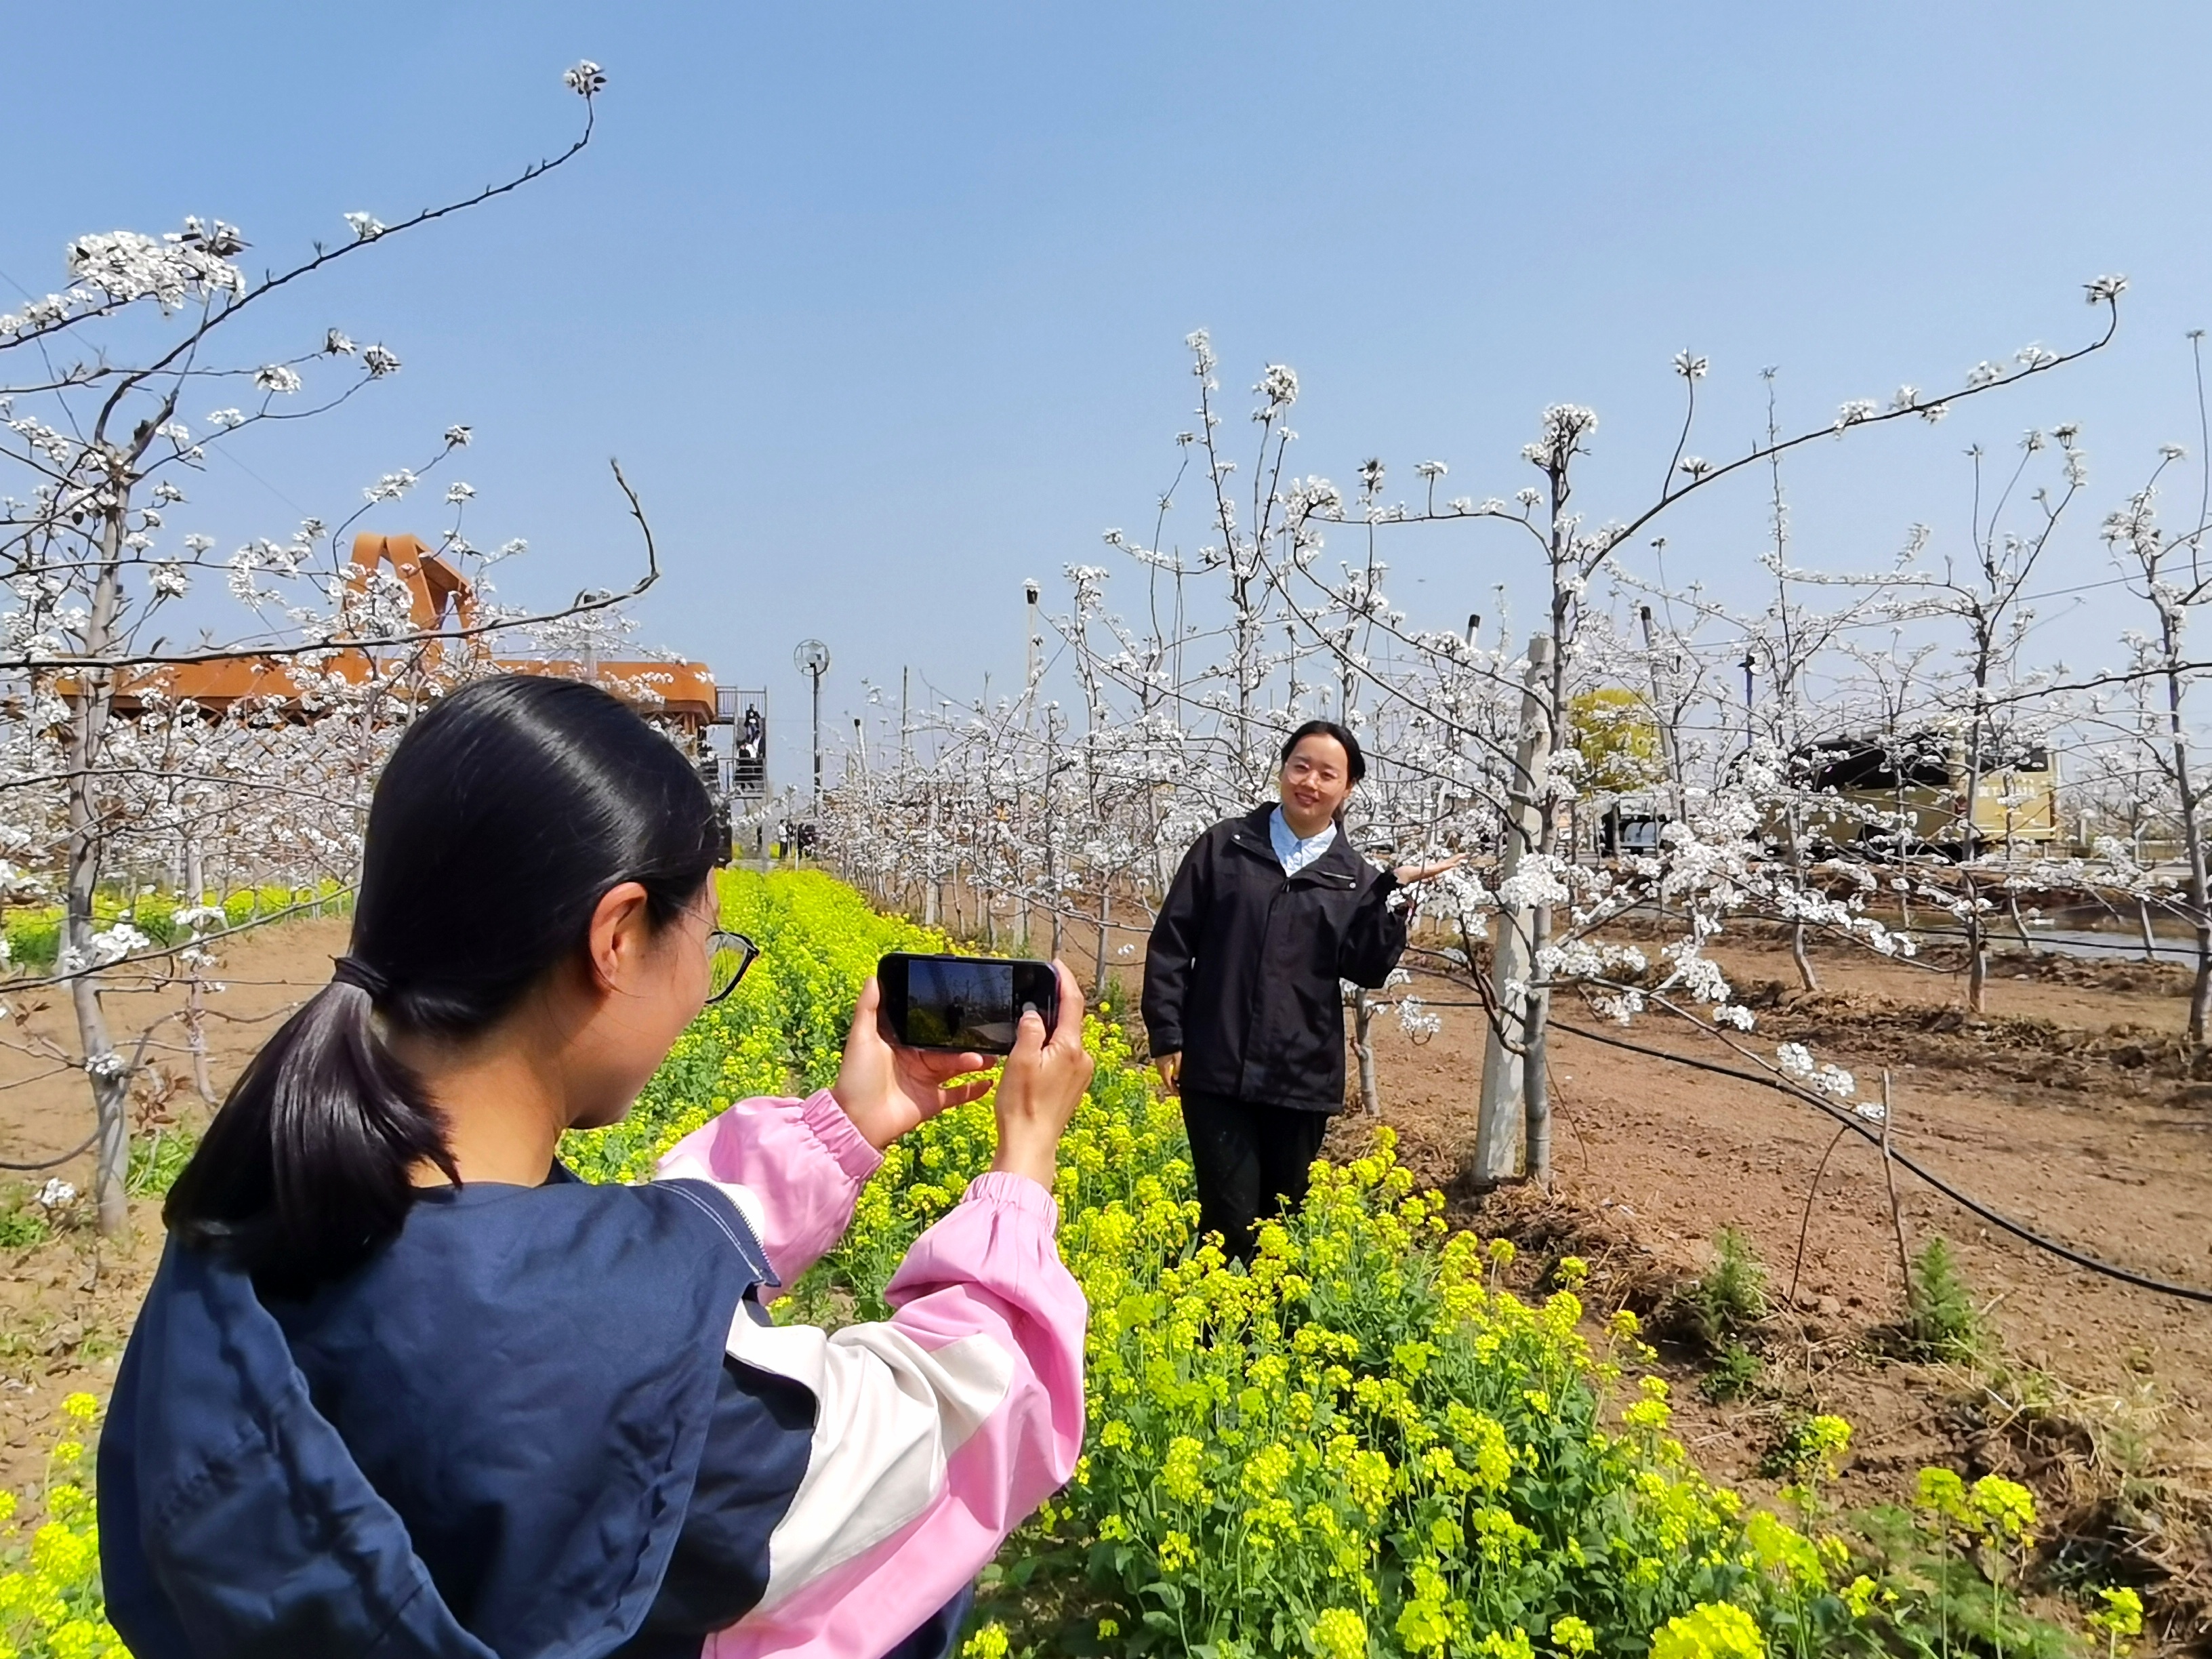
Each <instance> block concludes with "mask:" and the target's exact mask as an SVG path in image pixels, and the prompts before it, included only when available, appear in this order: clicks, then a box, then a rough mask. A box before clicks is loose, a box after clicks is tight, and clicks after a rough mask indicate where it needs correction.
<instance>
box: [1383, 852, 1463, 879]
mask: <svg viewBox="0 0 2212 1659" xmlns="http://www.w3.org/2000/svg"><path fill="white" fill-rule="evenodd" d="M1466 862H1467V854H1464V853H1454V854H1452V855H1451V856H1450V857H1449V858H1448V859H1437V860H1434V861H1433V862H1431V863H1428V864H1401V865H1400V866H1398V869H1397V876H1398V885H1399V886H1401V887H1411V886H1412V885H1413V884H1414V883H1415V882H1417V881H1434V880H1435V879H1436V878H1437V877H1438V876H1441V875H1443V873H1444V872H1446V871H1448V870H1456V869H1458V868H1459V867H1460V866H1461V865H1462V864H1465V863H1466Z"/></svg>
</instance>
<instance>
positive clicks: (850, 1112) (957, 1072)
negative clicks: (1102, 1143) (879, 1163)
mask: <svg viewBox="0 0 2212 1659" xmlns="http://www.w3.org/2000/svg"><path fill="white" fill-rule="evenodd" d="M1061 996H1062V997H1063V998H1064V997H1065V996H1066V991H1064V990H1063V991H1062V992H1061ZM882 1005H883V992H882V990H881V989H880V988H879V987H878V986H877V984H876V981H875V975H869V976H868V982H867V983H866V985H864V986H862V987H860V1006H858V1007H856V1008H854V1010H853V1029H852V1030H849V1031H848V1032H846V1033H845V1058H844V1060H843V1063H842V1064H841V1065H840V1066H838V1067H837V1080H836V1082H835V1083H833V1084H831V1085H829V1092H830V1094H831V1096H832V1097H835V1098H836V1102H837V1103H838V1105H840V1106H842V1107H843V1108H844V1109H845V1115H846V1116H847V1117H849V1118H851V1119H852V1120H853V1127H854V1128H856V1129H858V1130H859V1131H860V1133H861V1135H862V1137H863V1138H864V1139H866V1141H867V1143H868V1145H869V1146H872V1147H874V1148H875V1149H876V1150H877V1151H878V1152H881V1151H883V1149H884V1147H886V1146H890V1144H891V1142H893V1141H894V1140H896V1139H898V1138H899V1137H900V1136H901V1135H902V1134H904V1133H906V1132H907V1131H908V1129H912V1128H915V1127H918V1126H920V1125H921V1124H924V1123H927V1122H928V1121H929V1120H930V1119H932V1118H933V1117H935V1116H936V1115H938V1114H939V1112H944V1111H950V1110H951V1109H952V1108H953V1107H955V1106H964V1105H966V1104H967V1103H969V1101H971V1100H981V1098H982V1097H984V1096H985V1095H987V1094H988V1093H989V1092H990V1091H991V1079H988V1078H982V1079H978V1080H976V1081H975V1082H973V1083H962V1084H957V1085H952V1083H951V1080H952V1079H954V1078H956V1077H964V1076H966V1075H967V1074H968V1073H970V1072H980V1071H981V1070H983V1068H984V1067H985V1066H987V1065H989V1064H990V1062H989V1061H988V1060H986V1059H984V1057H983V1056H982V1055H981V1054H934V1053H927V1052H924V1051H923V1050H921V1049H919V1048H896V1047H894V1046H893V1045H892V1044H891V1043H890V1042H888V1041H886V1040H885V1038H884V1034H883V1030H882V1027H881V1026H880V1024H878V1010H879V1009H880V1008H881V1006H882ZM1082 1020H1083V1016H1082V1006H1081V1004H1078V1005H1077V1012H1076V1027H1075V1029H1076V1032H1077V1035H1078V1036H1081V1033H1082V1030H1083V1024H1082ZM1086 1075H1087V1074H1086ZM947 1085H951V1086H949V1087H948V1086H947ZM1078 1092H1080V1091H1078Z"/></svg>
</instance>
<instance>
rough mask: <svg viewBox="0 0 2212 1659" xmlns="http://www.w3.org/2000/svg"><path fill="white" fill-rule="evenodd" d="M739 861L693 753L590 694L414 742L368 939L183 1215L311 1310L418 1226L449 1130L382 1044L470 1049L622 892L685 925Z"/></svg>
mask: <svg viewBox="0 0 2212 1659" xmlns="http://www.w3.org/2000/svg"><path fill="white" fill-rule="evenodd" d="M726 850H727V845H726V842H724V841H723V840H722V838H721V836H720V832H719V829H718V827H717V822H716V817H715V812H714V802H713V799H712V798H711V797H710V796H709V795H708V793H707V789H706V787H705V786H704V785H703V784H702V782H701V781H700V780H699V777H698V775H697V774H696V772H695V771H694V770H693V769H692V767H691V765H690V763H689V762H688V761H686V760H685V759H684V756H683V754H682V753H681V752H680V751H679V750H678V749H677V747H676V745H675V744H672V743H671V742H669V741H668V739H667V738H664V737H662V736H661V735H660V734H659V732H655V731H654V730H653V728H652V727H651V726H647V724H646V723H645V722H644V721H643V720H640V719H639V718H638V717H637V716H636V715H635V714H632V713H631V712H630V711H629V709H628V708H624V707H623V704H622V703H620V702H617V700H616V699H615V698H613V697H611V696H609V695H608V694H607V693H606V692H605V691H602V690H599V689H598V688H597V687H596V686H591V685H586V684H583V683H582V682H581V681H578V680H566V679H556V678H551V677H550V676H545V675H536V674H507V675H501V676H500V677H498V678H493V679H486V680H480V681H477V682H476V683H475V684H471V685H469V686H467V687H465V688H464V689H463V690H459V691H457V692H455V693H454V694H453V695H452V696H449V697H447V698H446V699H445V700H444V701H443V702H441V703H439V704H438V705H437V706H436V707H435V708H432V709H431V710H430V711H429V712H428V714H424V715H423V716H422V718H421V719H419V720H416V722H415V723H414V725H413V726H410V727H409V728H408V730H407V732H406V733H405V735H404V736H403V737H402V738H400V739H399V742H398V744H397V746H396V747H395V748H394V749H393V750H392V758H391V760H390V761H389V762H388V763H386V766H385V769H384V775H383V776H382V777H381V778H380V779H379V780H378V781H377V785H376V793H375V795H374V799H372V801H371V803H370V805H369V812H368V832H367V835H366V837H365V844H364V847H363V856H362V878H361V887H360V890H359V893H358V896H357V897H356V903H355V908H354V922H353V941H352V945H351V947H350V948H349V951H348V953H347V955H346V956H345V957H344V958H343V959H342V960H341V962H340V963H339V964H338V968H337V975H336V976H335V977H334V978H333V980H332V981H331V983H330V984H329V985H327V986H325V987H323V989H322V990H321V991H320V992H319V993H318V994H316V995H315V996H314V997H313V998H312V999H310V1000H309V1001H308V1002H307V1006H305V1007H303V1008H301V1010H300V1012H298V1013H296V1014H295V1015H293V1016H292V1018H290V1019H289V1020H288V1021H286V1022H285V1024H283V1027H282V1028H281V1029H280V1030H278V1031H277V1032H276V1035H275V1036H272V1037H271V1038H270V1040H269V1042H267V1043H266V1044H264V1046H263V1048H262V1049H261V1052H260V1053H258V1054H256V1055H255V1056H254V1057H253V1059H252V1061H251V1062H250V1063H249V1064H248V1065H247V1066H246V1070H245V1072H244V1073H242V1074H241V1075H240V1078H239V1079H238V1081H237V1083H236V1084H235V1085H234V1086H233V1087H232V1089H231V1091H230V1095H229V1097H228V1098H227V1099H226V1100H225V1101H224V1102H223V1103H222V1109H221V1110H219V1111H217V1112H216V1115H215V1119H214V1121H213V1122H212V1123H210V1125H209V1127H208V1132H207V1135H206V1137H205V1138H204V1139H203V1140H202V1141H201V1142H200V1145H199V1148H198V1150H197V1152H194V1154H193V1155H192V1158H191V1162H190V1163H189V1164H186V1165H185V1169H184V1171H183V1173H182V1174H180V1175H179V1176H178V1177H177V1182H176V1185H175V1186H174V1187H173V1188H171V1189H170V1192H169V1198H168V1202H167V1206H165V1207H164V1209H163V1212H162V1217H163V1219H164V1220H165V1221H167V1224H168V1226H169V1229H170V1231H172V1232H173V1233H174V1234H175V1235H176V1236H177V1237H179V1240H180V1241H181V1242H182V1243H185V1244H186V1245H187V1246H191V1247H195V1248H201V1249H220V1250H222V1251H223V1252H225V1253H227V1254H228V1255H229V1256H230V1257H231V1258H232V1259H233V1260H234V1261H236V1262H237V1263H238V1264H239V1265H240V1266H241V1267H245V1268H246V1270H247V1271H248V1272H250V1273H252V1274H253V1276H254V1279H255V1282H256V1283H257V1285H259V1286H260V1287H261V1288H262V1289H263V1290H264V1291H269V1292H272V1293H275V1294H277V1295H288V1296H297V1295H305V1294H307V1292H308V1291H312V1290H313V1287H314V1286H315V1285H319V1284H320V1283H323V1282H324V1281H325V1280H327V1279H334V1278H337V1277H338V1276H340V1275H341V1274H343V1273H346V1272H347V1271H349V1269H350V1268H352V1267H356V1266H357V1265H358V1264H359V1263H360V1262H361V1261H362V1260H363V1259H364V1258H366V1257H367V1256H368V1254H369V1253H370V1252H371V1251H372V1250H374V1249H375V1248H376V1247H377V1246H378V1245H379V1244H380V1243H383V1242H384V1241H385V1240H386V1239H388V1238H390V1237H392V1235H393V1234H395V1233H397V1232H398V1231H399V1228H400V1225H401V1224H402V1223H403V1222H404V1220H405V1219H406V1216H407V1210H408V1206H410V1204H411V1203H412V1202H413V1200H414V1198H415V1194H416V1187H415V1182H414V1175H415V1172H416V1170H418V1169H419V1168H421V1167H422V1165H424V1164H431V1165H435V1167H437V1168H438V1169H440V1170H443V1171H444V1172H445V1173H446V1176H447V1178H448V1179H449V1180H458V1179H459V1175H458V1172H457V1171H456V1170H455V1169H454V1166H453V1156H452V1154H451V1152H448V1150H447V1146H446V1136H445V1124H444V1121H443V1118H442V1117H441V1115H440V1113H439V1112H438V1109H436V1107H435V1106H434V1105H433V1104H432V1103H431V1102H430V1100H429V1098H428V1096H427V1095H426V1094H425V1093H424V1091H423V1089H422V1084H421V1081H420V1080H419V1079H417V1078H416V1076H415V1075H414V1074H413V1073H411V1072H410V1071H409V1070H408V1068H407V1067H406V1066H404V1065H402V1064H401V1063H400V1062H399V1060H398V1058H397V1057H396V1056H395V1055H393V1054H392V1052H391V1050H390V1049H389V1048H387V1047H386V1045H385V1043H384V1042H383V1040H382V1039H381V1037H380V1036H379V1035H378V1030H377V1024H378V1022H379V1021H383V1022H386V1023H388V1024H390V1025H391V1026H392V1027H393V1028H395V1029H398V1030H404V1031H408V1032H421V1033H428V1034H436V1035H440V1036H468V1035H470V1034H471V1033H474V1032H477V1031H481V1030H483V1029H484V1028H485V1027H486V1026H488V1025H489V1024H492V1023H493V1022H494V1021H495V1020H497V1019H498V1018H500V1017H501V1016H502V1015H503V1014H505V1013H507V1012H508V1011H509V1010H510V1009H512V1008H513V1006H515V1005H516V1004H517V1003H518V1002H520V1000H521V999H522V996H523V994H524V993H525V992H526V991H527V990H528V989H529V988H530V987H531V986H532V985H533V984H535V983H537V982H538V980H539V979H540V978H541V977H543V976H544V975H545V974H546V973H547V972H549V971H550V969H553V968H554V966H555V965H556V963H560V962H561V961H562V959H563V958H564V957H568V956H570V955H571V954H572V953H573V952H574V951H579V950H580V949H581V948H582V947H583V945H584V943H585V940H586V938H587V937H588V935H589V933H590V928H591V920H592V913H593V912H594V911H595V910H596V909H597V908H598V907H599V900H600V899H601V898H602V897H604V896H605V895H606V893H607V892H608V890H610V889H611V888H613V887H616V886H617V885H619V884H621V883H623V882H626V881H634V882H637V883H639V884H641V885H642V886H643V887H644V889H645V890H646V893H647V915H648V917H649V918H650V919H651V921H653V924H654V925H655V926H665V924H666V923H667V922H668V921H671V919H673V918H674V917H675V916H676V915H678V914H679V913H680V912H681V911H682V910H683V908H684V906H686V905H687V904H689V903H690V902H693V901H694V900H696V898H697V896H698V895H699V892H700V890H701V889H702V887H704V886H705V884H706V883H707V880H708V877H709V875H710V874H711V873H712V872H713V871H714V866H715V865H717V864H718V863H720V862H721V860H722V858H723V856H724V854H726Z"/></svg>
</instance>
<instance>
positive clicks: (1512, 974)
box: [1462, 634, 1552, 1187]
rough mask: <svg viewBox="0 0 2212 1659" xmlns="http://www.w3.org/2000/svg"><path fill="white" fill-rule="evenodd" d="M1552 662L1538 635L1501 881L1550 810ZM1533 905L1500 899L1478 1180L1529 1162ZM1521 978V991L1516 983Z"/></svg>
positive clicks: (1488, 1180)
mask: <svg viewBox="0 0 2212 1659" xmlns="http://www.w3.org/2000/svg"><path fill="white" fill-rule="evenodd" d="M1551 667H1552V641H1550V640H1549V639H1547V638H1546V637H1545V636H1544V635H1541V634H1540V635H1536V637H1534V639H1532V640H1530V641H1528V679H1527V682H1526V690H1524V692H1523V694H1522V699H1521V739H1520V744H1519V748H1518V750H1517V753H1516V761H1515V772H1514V775H1513V779H1512V782H1511V785H1510V789H1509V791H1508V798H1509V799H1510V803H1511V804H1510V808H1509V810H1508V811H1507V815H1506V824H1505V844H1504V851H1503V854H1502V855H1501V856H1500V858H1499V860H1498V883H1499V884H1500V885H1501V886H1503V885H1504V884H1505V883H1507V882H1509V881H1510V880H1511V879H1512V878H1513V876H1514V874H1515V873H1516V872H1517V871H1518V870H1519V869H1520V867H1521V860H1522V859H1523V858H1524V857H1526V856H1527V855H1528V854H1530V853H1533V852H1535V851H1538V850H1540V848H1541V838H1542V822H1543V815H1542V812H1541V810H1540V809H1539V807H1538V805H1537V803H1536V800H1535V799H1534V777H1535V775H1536V774H1537V773H1538V772H1539V771H1540V770H1541V769H1543V768H1544V767H1545V766H1546V764H1547V762H1548V759H1549V757H1550V751H1551V727H1550V726H1549V725H1548V723H1547V721H1546V720H1545V718H1544V709H1543V702H1542V699H1543V697H1544V695H1545V693H1546V690H1547V685H1548V681H1549V677H1550V673H1551ZM1533 917H1534V910H1533V908H1527V907H1522V906H1519V905H1512V904H1506V903H1503V902H1501V903H1500V904H1499V906H1498V915H1497V918H1496V920H1495V921H1493V922H1492V925H1491V928H1492V931H1491V946H1490V963H1491V968H1490V971H1491V980H1492V983H1493V984H1494V985H1495V986H1496V987H1497V989H1498V1006H1497V1009H1496V1011H1495V1014H1494V1021H1495V1023H1494V1024H1492V1028H1491V1030H1490V1033H1489V1036H1488V1037H1487V1038H1486V1041H1485V1042H1484V1045H1483V1052H1482V1091H1481V1094H1480V1097H1479V1103H1478V1106H1477V1109H1476V1116H1475V1132H1474V1157H1473V1158H1472V1159H1471V1160H1469V1162H1468V1165H1467V1167H1466V1168H1465V1169H1464V1170H1463V1171H1462V1174H1463V1176H1464V1177H1465V1178H1466V1179H1467V1180H1468V1182H1471V1183H1472V1184H1474V1185H1475V1186H1477V1187H1490V1186H1495V1185H1497V1184H1498V1182H1504V1181H1510V1180H1512V1179H1514V1178H1515V1177H1516V1176H1519V1175H1520V1174H1522V1172H1523V1170H1525V1169H1526V1168H1527V1167H1528V1165H1527V1164H1526V1161H1525V1154H1526V1151H1527V1143H1526V1139H1525V1136H1526V1133H1527V1115H1528V1111H1527V1096H1528V1085H1527V1081H1526V1073H1525V1066H1524V1061H1523V1052H1524V1050H1525V1048H1526V1046H1527V1030H1528V1005H1529V1000H1530V994H1529V992H1528V989H1527V987H1528V982H1529V981H1531V980H1532V979H1533V978H1534V975H1535V951H1534V942H1533V940H1532V939H1531V937H1530V932H1531V929H1532V927H1533ZM1516 985H1518V986H1520V987H1522V988H1521V989H1520V990H1518V991H1516V990H1514V989H1511V988H1510V987H1513V986H1516Z"/></svg>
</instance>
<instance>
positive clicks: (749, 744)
mask: <svg viewBox="0 0 2212 1659" xmlns="http://www.w3.org/2000/svg"><path fill="white" fill-rule="evenodd" d="M763 730H764V728H763V726H762V725H761V713H760V710H759V709H757V708H754V707H753V706H752V704H750V703H747V704H746V705H745V717H744V725H742V726H739V727H738V731H739V732H740V733H741V734H742V737H741V748H740V752H741V753H742V754H743V755H744V757H745V758H746V759H747V760H758V759H759V758H760V753H761V735H762V732H763Z"/></svg>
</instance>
